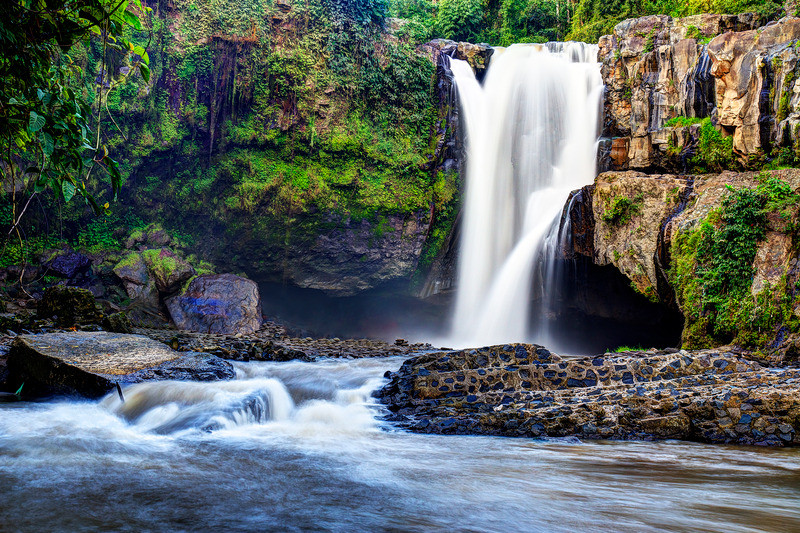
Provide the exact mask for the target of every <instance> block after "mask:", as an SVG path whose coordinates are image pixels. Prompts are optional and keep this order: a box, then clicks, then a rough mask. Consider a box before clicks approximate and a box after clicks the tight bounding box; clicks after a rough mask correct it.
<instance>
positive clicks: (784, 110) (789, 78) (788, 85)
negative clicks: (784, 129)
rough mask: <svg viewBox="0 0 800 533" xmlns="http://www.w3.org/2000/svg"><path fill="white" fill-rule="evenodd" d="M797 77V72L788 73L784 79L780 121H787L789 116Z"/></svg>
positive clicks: (779, 103) (779, 113) (779, 107)
mask: <svg viewBox="0 0 800 533" xmlns="http://www.w3.org/2000/svg"><path fill="white" fill-rule="evenodd" d="M776 59H777V58H776ZM795 77H796V74H795V72H794V71H790V72H787V73H786V77H785V78H784V79H783V92H782V93H781V98H780V101H779V102H778V114H777V118H778V121H782V120H785V119H786V117H788V116H789V105H790V103H791V99H792V94H793V91H794V80H795Z"/></svg>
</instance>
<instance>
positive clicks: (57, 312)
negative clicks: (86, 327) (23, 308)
mask: <svg viewBox="0 0 800 533" xmlns="http://www.w3.org/2000/svg"><path fill="white" fill-rule="evenodd" d="M38 315H39V318H50V317H55V322H56V324H57V325H58V326H61V327H74V326H77V325H81V324H91V323H99V322H100V321H102V319H103V314H102V312H101V311H100V310H99V309H98V308H97V304H96V303H95V300H94V295H92V293H91V292H89V291H88V290H86V289H81V288H78V287H69V286H66V285H56V286H54V287H48V288H47V289H45V291H44V296H42V301H41V302H39V309H38Z"/></svg>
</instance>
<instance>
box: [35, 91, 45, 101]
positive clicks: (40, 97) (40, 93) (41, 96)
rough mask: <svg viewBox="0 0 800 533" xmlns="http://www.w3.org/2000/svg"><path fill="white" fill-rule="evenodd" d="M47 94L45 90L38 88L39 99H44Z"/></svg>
mask: <svg viewBox="0 0 800 533" xmlns="http://www.w3.org/2000/svg"><path fill="white" fill-rule="evenodd" d="M45 94H46V93H45V92H44V91H43V90H41V89H36V96H38V97H39V100H41V99H43V98H44V95H45Z"/></svg>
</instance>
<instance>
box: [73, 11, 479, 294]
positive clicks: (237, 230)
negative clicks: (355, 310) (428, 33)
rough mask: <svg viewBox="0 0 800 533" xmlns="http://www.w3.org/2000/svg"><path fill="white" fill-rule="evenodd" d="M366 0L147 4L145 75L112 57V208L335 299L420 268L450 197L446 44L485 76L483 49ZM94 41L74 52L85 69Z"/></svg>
mask: <svg viewBox="0 0 800 533" xmlns="http://www.w3.org/2000/svg"><path fill="white" fill-rule="evenodd" d="M373 4H374V3H373V2H371V1H369V0H363V1H354V2H347V3H346V4H341V5H340V4H336V3H331V2H327V1H326V0H311V1H310V2H292V1H285V0H257V1H255V2H251V3H246V2H241V1H240V0H223V1H222V2H211V1H207V0H198V1H194V2H185V1H182V0H175V1H169V2H158V3H157V4H156V5H153V6H152V7H153V8H154V12H153V13H152V16H151V19H150V21H149V28H148V30H149V31H150V32H152V39H151V40H150V41H148V39H150V36H149V35H146V34H145V33H143V34H142V35H140V36H138V37H137V38H138V39H139V40H141V41H142V42H143V44H146V43H147V42H150V47H149V50H150V58H151V69H152V76H151V79H150V81H149V82H145V81H144V80H142V79H140V78H138V77H136V76H134V77H130V78H126V77H125V75H124V74H123V73H125V72H127V71H126V70H125V68H124V65H114V66H113V67H112V68H113V69H117V67H119V69H118V70H119V74H118V75H117V76H115V78H114V80H113V85H115V87H116V88H115V89H114V90H112V91H111V92H110V93H109V96H108V106H109V112H110V113H111V116H113V117H114V121H113V123H112V122H111V120H110V119H107V122H108V123H107V124H106V131H108V132H111V133H113V134H115V135H117V134H118V135H117V136H116V137H115V138H113V139H110V140H109V145H110V146H112V147H113V149H112V152H113V154H114V155H115V157H117V158H118V159H120V160H121V165H122V171H123V174H124V177H125V184H124V187H123V192H122V194H121V196H120V202H121V204H122V205H121V206H118V207H116V208H115V213H119V214H120V218H126V217H127V219H132V218H138V219H141V220H142V222H143V223H144V225H146V224H147V223H149V222H152V221H155V222H159V223H162V224H163V225H164V226H165V227H166V228H167V229H168V230H170V231H171V232H173V233H178V234H181V235H184V236H185V237H187V239H186V240H187V241H188V242H190V243H192V246H191V247H192V249H193V251H196V252H197V253H198V254H199V255H201V256H202V257H204V258H205V259H208V260H210V261H212V262H214V263H216V264H218V265H220V267H221V268H222V269H224V270H229V271H240V272H246V273H247V274H248V275H249V276H251V277H252V278H254V279H258V280H263V281H275V282H288V283H291V284H294V285H297V286H299V287H304V288H315V289H321V290H325V291H327V292H329V293H331V294H335V295H348V294H354V293H357V292H359V291H362V290H366V289H371V288H375V287H379V286H381V285H382V284H385V283H389V282H397V281H402V280H411V279H412V277H413V275H414V273H415V272H416V271H417V270H420V271H425V270H427V269H428V268H429V267H430V264H431V262H432V261H433V259H434V258H435V257H436V255H437V253H438V252H439V250H440V249H441V248H442V246H443V245H444V243H445V240H446V238H447V236H448V234H449V231H450V228H451V226H452V224H453V221H454V219H455V214H456V211H457V201H458V200H457V192H458V171H459V161H460V160H461V157H460V154H459V153H458V151H459V144H458V140H457V131H458V128H457V118H458V117H457V110H456V106H455V99H454V94H453V90H452V80H451V79H450V78H449V73H448V69H447V62H446V60H445V56H452V57H460V58H463V59H466V60H467V61H469V62H470V64H471V65H472V66H473V67H474V68H475V69H476V72H478V73H480V72H482V71H484V70H485V69H486V66H487V65H488V59H489V56H490V55H491V49H489V48H487V47H485V46H483V47H481V46H476V45H471V44H468V43H455V42H452V41H444V40H439V41H434V42H432V43H429V44H427V45H423V46H417V45H415V43H414V42H413V40H412V39H411V37H409V35H408V34H407V32H406V31H405V29H404V25H403V23H402V21H397V20H394V19H386V18H384V15H385V13H384V14H381V13H378V12H376V11H375V9H377V8H376V7H375V5H373ZM97 54H98V50H96V49H95V48H94V47H92V46H89V47H83V48H80V47H79V49H77V50H76V51H75V53H74V55H75V57H76V58H77V59H78V61H79V62H80V63H81V64H82V65H83V66H84V67H85V69H86V72H87V76H88V78H91V77H92V76H94V70H95V66H96V64H100V63H99V61H98V56H97ZM112 73H113V71H112ZM88 78H87V79H88ZM92 79H93V78H92ZM129 229H136V228H135V227H133V228H129ZM410 285H411V284H410V283H409V290H410V289H411V287H410Z"/></svg>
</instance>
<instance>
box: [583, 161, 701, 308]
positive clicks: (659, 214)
mask: <svg viewBox="0 0 800 533" xmlns="http://www.w3.org/2000/svg"><path fill="white" fill-rule="evenodd" d="M689 179H690V177H687V178H684V177H678V176H671V175H647V174H642V173H641V172H633V171H628V172H605V173H603V174H600V175H599V176H598V177H597V179H596V180H595V185H594V189H593V191H592V200H591V206H592V210H593V219H594V231H593V235H594V246H593V248H594V261H595V263H596V264H598V265H608V264H611V265H614V266H615V267H616V268H617V269H618V270H619V271H620V272H622V273H623V274H625V276H627V277H628V279H630V280H631V283H632V285H633V287H634V288H635V289H636V290H637V291H638V292H640V293H641V294H643V295H645V296H647V297H649V298H650V299H653V300H656V299H657V296H658V287H659V284H660V281H661V279H664V278H665V273H664V272H663V269H662V268H661V265H660V264H658V262H657V261H658V253H657V252H658V246H659V234H660V232H661V228H662V227H663V225H664V223H665V222H666V221H667V219H668V218H669V217H670V216H671V215H672V214H673V213H674V212H675V211H676V210H677V209H678V207H679V205H680V204H681V201H682V199H683V197H684V196H685V194H686V192H687V190H688V186H689Z"/></svg>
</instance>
